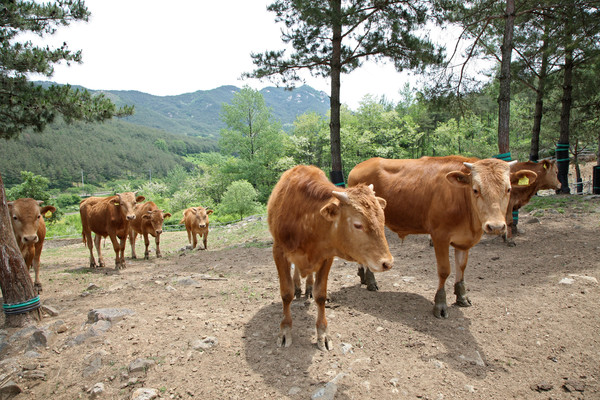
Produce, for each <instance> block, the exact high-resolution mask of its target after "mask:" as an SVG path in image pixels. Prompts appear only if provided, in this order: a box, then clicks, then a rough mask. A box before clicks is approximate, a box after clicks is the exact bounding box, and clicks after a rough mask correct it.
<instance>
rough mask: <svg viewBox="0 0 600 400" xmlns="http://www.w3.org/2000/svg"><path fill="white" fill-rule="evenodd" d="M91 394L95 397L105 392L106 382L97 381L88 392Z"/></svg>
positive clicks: (91, 396)
mask: <svg viewBox="0 0 600 400" xmlns="http://www.w3.org/2000/svg"><path fill="white" fill-rule="evenodd" d="M88 393H89V394H90V398H92V399H95V398H96V397H98V396H100V395H101V394H102V393H104V383H102V382H99V383H96V384H95V385H94V386H93V387H92V388H91V389H90V390H89V392H88Z"/></svg>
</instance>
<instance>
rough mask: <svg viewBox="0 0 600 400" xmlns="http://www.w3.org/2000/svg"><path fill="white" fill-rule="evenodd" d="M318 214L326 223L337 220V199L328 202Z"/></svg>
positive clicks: (338, 206)
mask: <svg viewBox="0 0 600 400" xmlns="http://www.w3.org/2000/svg"><path fill="white" fill-rule="evenodd" d="M320 213H321V215H322V216H323V218H325V219H326V220H327V221H331V222H333V221H335V220H337V219H338V218H339V215H340V201H339V200H337V199H334V200H331V201H329V202H328V203H327V204H326V205H324V206H323V208H321V210H320Z"/></svg>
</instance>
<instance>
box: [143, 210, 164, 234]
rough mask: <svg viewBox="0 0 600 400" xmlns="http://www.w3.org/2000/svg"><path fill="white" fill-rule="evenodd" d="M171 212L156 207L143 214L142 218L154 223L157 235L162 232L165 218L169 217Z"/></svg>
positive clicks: (153, 226)
mask: <svg viewBox="0 0 600 400" xmlns="http://www.w3.org/2000/svg"><path fill="white" fill-rule="evenodd" d="M170 216H171V214H169V213H166V212H165V210H160V209H158V208H157V209H154V210H148V211H147V212H146V213H145V214H144V215H143V216H142V219H143V220H144V221H148V222H150V224H151V225H152V229H154V232H156V234H157V235H160V234H161V233H162V228H163V222H164V220H165V218H169V217H170Z"/></svg>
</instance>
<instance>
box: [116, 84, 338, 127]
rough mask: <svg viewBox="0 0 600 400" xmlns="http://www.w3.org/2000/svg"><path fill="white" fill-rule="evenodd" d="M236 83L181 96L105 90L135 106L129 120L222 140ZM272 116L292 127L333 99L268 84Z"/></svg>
mask: <svg viewBox="0 0 600 400" xmlns="http://www.w3.org/2000/svg"><path fill="white" fill-rule="evenodd" d="M239 91H240V88H238V87H236V86H221V87H218V88H216V89H212V90H199V91H196V92H193V93H185V94H181V95H177V96H153V95H150V94H147V93H142V92H137V91H118V90H109V91H105V93H106V94H107V96H109V97H110V99H111V100H113V101H114V102H115V104H117V105H123V104H133V105H135V114H134V115H132V116H131V117H127V118H126V119H125V120H126V121H129V122H131V123H134V124H138V125H143V126H148V127H151V128H157V129H163V130H165V131H168V132H172V133H179V134H184V135H188V136H200V137H207V138H213V139H218V137H219V131H220V130H221V129H222V128H225V124H224V123H223V121H222V120H221V117H220V114H221V107H222V105H223V103H230V102H231V99H232V98H233V96H234V94H235V93H237V92H239ZM260 93H261V94H262V95H263V97H264V99H265V104H266V105H267V107H269V108H271V110H272V116H273V118H274V119H275V120H277V121H279V122H280V123H281V124H282V126H283V128H284V129H286V130H289V128H290V127H291V125H292V123H293V121H294V120H295V119H296V117H297V116H298V115H301V114H304V113H307V112H316V113H318V114H321V115H326V114H327V111H328V110H329V98H328V96H327V95H326V94H325V93H323V92H320V91H317V90H315V89H313V88H311V87H310V86H306V85H305V86H302V87H299V88H297V89H294V90H292V91H289V90H285V89H284V88H276V87H267V88H264V89H262V90H260Z"/></svg>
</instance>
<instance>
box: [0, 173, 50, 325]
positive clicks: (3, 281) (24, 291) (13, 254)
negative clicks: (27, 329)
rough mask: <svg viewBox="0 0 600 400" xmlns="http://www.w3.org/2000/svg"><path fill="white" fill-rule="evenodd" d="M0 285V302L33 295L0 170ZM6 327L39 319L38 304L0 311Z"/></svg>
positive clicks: (13, 301)
mask: <svg viewBox="0 0 600 400" xmlns="http://www.w3.org/2000/svg"><path fill="white" fill-rule="evenodd" d="M0 226H1V227H2V229H0V287H1V288H2V300H3V301H4V304H21V303H24V302H26V301H28V300H31V299H33V298H34V297H36V295H35V294H34V293H35V292H34V290H33V282H32V281H31V277H30V276H29V272H28V271H27V266H26V265H25V261H24V260H23V256H22V255H21V251H20V250H19V246H18V245H17V241H16V240H15V235H14V234H13V230H12V224H11V222H10V215H9V213H8V204H6V195H5V193H4V183H3V182H2V175H1V174H0ZM4 316H5V325H6V326H7V327H22V326H25V325H27V324H30V323H33V322H34V321H37V320H40V319H41V314H40V310H39V308H38V309H36V310H33V311H30V312H27V313H23V314H16V315H9V314H4Z"/></svg>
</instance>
